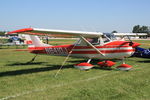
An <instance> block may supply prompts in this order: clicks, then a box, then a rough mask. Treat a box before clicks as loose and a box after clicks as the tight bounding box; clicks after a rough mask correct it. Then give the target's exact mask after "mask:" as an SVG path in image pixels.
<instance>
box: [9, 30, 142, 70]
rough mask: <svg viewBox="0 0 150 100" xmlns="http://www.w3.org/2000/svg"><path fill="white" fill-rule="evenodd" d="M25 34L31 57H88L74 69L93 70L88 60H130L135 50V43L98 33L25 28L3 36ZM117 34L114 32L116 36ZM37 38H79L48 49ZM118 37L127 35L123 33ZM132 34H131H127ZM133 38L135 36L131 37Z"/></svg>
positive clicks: (110, 63)
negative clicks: (37, 55) (42, 36)
mask: <svg viewBox="0 0 150 100" xmlns="http://www.w3.org/2000/svg"><path fill="white" fill-rule="evenodd" d="M13 33H17V34H28V35H27V36H26V37H27V43H28V44H30V45H29V46H28V50H29V51H30V53H34V54H46V55H55V56H68V55H69V56H71V57H81V58H88V59H89V60H88V61H87V62H86V63H80V64H76V65H75V67H76V68H79V69H81V70H85V69H90V68H92V67H93V65H92V64H90V61H91V59H106V60H108V59H124V58H126V57H130V56H131V55H132V54H133V53H134V52H135V47H137V46H139V45H140V44H139V43H136V42H132V41H123V40H116V39H115V37H114V35H112V34H109V35H108V34H105V33H101V32H85V31H67V30H52V29H39V28H25V29H19V30H15V31H11V32H8V33H7V34H13ZM117 34H118V33H117ZM37 35H46V36H51V37H79V38H80V39H79V40H78V41H77V42H76V43H74V44H71V45H59V46H52V45H48V44H44V43H43V42H41V41H40V39H39V37H38V36H37ZM122 35H129V34H123V33H122ZM131 35H134V34H131ZM135 35H136V34H135ZM99 65H100V66H103V67H104V66H107V67H110V66H112V65H114V63H113V62H111V61H105V62H101V63H99ZM129 67H131V66H129V65H127V64H126V65H125V64H124V65H121V66H119V67H118V69H122V70H129V69H130V68H129Z"/></svg>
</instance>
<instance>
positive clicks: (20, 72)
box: [0, 65, 72, 77]
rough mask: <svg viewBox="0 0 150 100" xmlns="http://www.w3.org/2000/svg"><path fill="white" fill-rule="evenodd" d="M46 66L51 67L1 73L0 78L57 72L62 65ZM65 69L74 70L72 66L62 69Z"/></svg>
mask: <svg viewBox="0 0 150 100" xmlns="http://www.w3.org/2000/svg"><path fill="white" fill-rule="evenodd" d="M46 66H49V67H42V68H30V69H21V70H15V71H6V72H0V77H5V76H15V75H23V74H31V73H38V72H45V71H51V70H57V69H59V68H60V66H61V65H46ZM65 68H72V65H67V66H64V67H63V68H62V69H65Z"/></svg>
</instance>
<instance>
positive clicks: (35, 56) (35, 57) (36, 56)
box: [28, 54, 37, 63]
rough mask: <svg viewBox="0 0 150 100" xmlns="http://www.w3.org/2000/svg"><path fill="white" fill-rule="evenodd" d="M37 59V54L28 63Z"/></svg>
mask: <svg viewBox="0 0 150 100" xmlns="http://www.w3.org/2000/svg"><path fill="white" fill-rule="evenodd" d="M36 57H37V54H36V55H35V56H34V57H33V58H32V59H31V60H30V61H28V63H31V62H33V61H34V60H35V58H36Z"/></svg>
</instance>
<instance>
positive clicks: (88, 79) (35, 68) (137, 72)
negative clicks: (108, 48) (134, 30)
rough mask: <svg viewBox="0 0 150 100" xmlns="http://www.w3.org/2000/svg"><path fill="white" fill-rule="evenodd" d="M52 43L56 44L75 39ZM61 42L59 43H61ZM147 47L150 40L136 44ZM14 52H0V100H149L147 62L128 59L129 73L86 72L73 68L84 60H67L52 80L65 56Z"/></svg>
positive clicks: (96, 68)
mask: <svg viewBox="0 0 150 100" xmlns="http://www.w3.org/2000/svg"><path fill="white" fill-rule="evenodd" d="M55 41H56V40H54V41H51V43H53V44H55V45H57V43H58V42H59V43H60V44H66V43H71V42H74V40H66V41H64V40H58V42H57V41H56V42H55ZM60 41H61V42H60ZM138 42H140V43H142V44H143V45H142V47H146V48H149V47H150V45H149V42H150V41H145V40H144V41H142V40H141V41H138ZM33 56H34V54H30V53H28V52H25V51H22V52H17V51H15V49H11V48H9V49H4V48H3V49H0V100H150V76H149V74H150V65H149V64H150V59H145V58H128V59H126V63H127V64H129V65H132V66H133V69H132V70H131V71H128V72H126V71H117V70H115V67H116V66H118V65H120V64H121V62H120V61H117V64H116V65H115V66H114V69H113V70H101V69H99V68H98V66H97V65H96V62H98V61H93V62H92V64H95V67H94V68H93V69H91V70H89V71H80V70H78V69H75V68H73V64H76V63H80V62H84V61H86V59H82V58H69V60H68V61H67V63H66V64H65V66H64V67H63V69H62V70H61V71H60V73H59V74H58V76H57V77H54V76H55V74H56V72H57V71H58V69H59V67H60V66H61V64H62V62H63V61H64V59H65V57H57V56H46V55H39V56H37V58H36V60H35V62H33V63H30V64H29V63H27V62H28V61H29V60H31V58H32V57H33Z"/></svg>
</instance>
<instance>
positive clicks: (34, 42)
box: [25, 35, 50, 47]
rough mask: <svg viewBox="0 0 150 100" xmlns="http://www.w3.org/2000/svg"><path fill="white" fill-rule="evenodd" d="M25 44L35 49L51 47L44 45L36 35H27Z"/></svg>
mask: <svg viewBox="0 0 150 100" xmlns="http://www.w3.org/2000/svg"><path fill="white" fill-rule="evenodd" d="M25 39H26V41H25V44H28V45H29V46H34V47H46V46H50V45H48V44H45V43H43V42H42V41H41V40H40V38H39V37H38V36H35V35H25Z"/></svg>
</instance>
